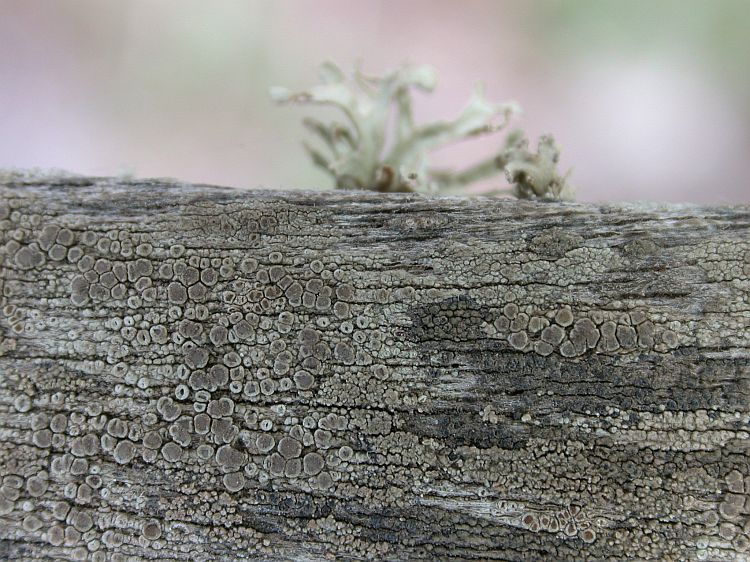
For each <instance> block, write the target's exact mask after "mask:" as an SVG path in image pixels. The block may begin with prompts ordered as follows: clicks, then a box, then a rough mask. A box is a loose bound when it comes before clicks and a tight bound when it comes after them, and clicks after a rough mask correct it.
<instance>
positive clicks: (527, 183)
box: [271, 62, 573, 199]
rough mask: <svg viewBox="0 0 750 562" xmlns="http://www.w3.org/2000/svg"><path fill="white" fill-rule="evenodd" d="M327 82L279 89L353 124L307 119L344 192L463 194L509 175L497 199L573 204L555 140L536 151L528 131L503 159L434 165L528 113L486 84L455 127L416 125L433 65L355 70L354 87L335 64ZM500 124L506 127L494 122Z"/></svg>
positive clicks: (517, 135) (321, 159)
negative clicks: (416, 109)
mask: <svg viewBox="0 0 750 562" xmlns="http://www.w3.org/2000/svg"><path fill="white" fill-rule="evenodd" d="M320 78H321V82H322V83H321V84H319V85H317V86H313V87H312V88H309V89H307V90H304V91H300V92H291V91H289V90H287V89H286V88H279V87H277V88H272V89H271V96H272V98H273V99H274V100H275V101H277V102H278V103H309V104H323V105H332V106H335V107H338V108H339V109H341V110H342V111H343V113H344V115H345V116H346V119H347V122H346V123H337V122H332V123H323V122H322V121H319V120H317V119H313V118H310V117H307V118H305V119H304V121H303V122H304V124H305V126H306V127H307V128H309V129H310V130H311V131H312V132H313V133H315V134H316V135H318V136H319V137H320V138H321V139H322V140H323V142H324V143H325V145H326V147H327V149H328V152H329V153H328V154H324V153H323V152H321V151H320V150H318V149H317V148H315V147H313V146H311V145H310V144H308V143H306V142H305V143H304V146H305V148H306V150H307V151H308V152H309V153H310V155H311V157H312V159H313V162H314V163H315V164H317V165H318V166H320V167H322V168H323V169H325V170H326V171H327V172H328V173H329V174H331V176H333V178H334V180H335V182H336V187H338V188H342V189H370V190H375V191H381V192H423V193H461V192H463V191H464V190H465V188H466V186H467V185H468V184H470V183H472V182H475V181H478V180H481V179H485V178H489V177H492V176H493V175H495V174H498V173H500V172H505V176H506V178H507V179H508V182H510V183H511V185H512V186H511V187H510V188H504V189H497V190H493V191H492V193H493V194H494V193H498V194H503V193H505V194H512V195H515V196H516V197H518V198H521V199H564V198H571V197H572V194H573V189H572V188H571V187H570V186H569V185H568V184H567V181H566V180H567V175H566V176H561V175H559V174H558V172H557V162H558V158H559V150H558V148H557V146H556V145H555V142H554V140H553V139H552V137H550V136H544V137H542V138H541V139H540V141H539V145H538V148H537V151H536V153H534V152H531V151H530V150H529V148H528V140H526V138H525V137H524V134H523V132H522V131H520V130H515V131H512V132H511V133H509V134H508V136H507V138H506V140H505V144H504V146H503V148H502V150H501V151H500V153H499V154H497V155H496V156H493V157H491V158H489V159H487V160H485V161H482V162H479V163H477V164H475V165H474V166H471V167H470V168H468V169H466V170H462V171H454V170H440V169H435V168H432V167H430V166H429V163H428V153H429V152H430V151H432V150H434V149H436V148H438V147H440V146H442V145H445V144H448V143H451V142H455V141H460V140H463V139H467V138H472V137H476V136H479V135H483V134H489V133H494V132H497V131H500V130H502V129H504V128H505V127H506V126H507V125H508V122H509V121H510V118H511V117H512V116H513V115H514V114H516V113H518V112H519V111H520V109H519V107H518V105H517V104H516V103H514V102H508V103H500V104H496V103H491V102H489V101H487V99H486V98H485V97H484V94H483V91H482V87H481V85H478V86H477V87H476V88H475V90H474V93H473V95H472V97H471V99H470V100H469V103H468V104H467V105H466V107H465V108H464V109H463V111H462V112H461V114H460V115H459V116H458V117H457V118H456V119H454V120H452V121H439V122H435V123H429V124H426V125H416V124H415V123H414V119H413V117H412V101H411V89H412V88H415V89H418V90H422V91H427V92H430V91H432V90H433V89H434V88H435V84H436V82H437V79H436V74H435V71H434V70H433V69H432V68H431V67H429V66H413V65H404V66H402V67H401V68H399V69H397V70H395V71H392V72H389V73H388V74H386V75H385V76H382V77H376V76H368V75H365V74H363V73H362V72H361V71H360V70H359V69H357V70H355V72H354V73H353V77H352V84H350V83H347V79H346V76H345V75H344V73H343V72H342V71H341V70H340V69H339V68H338V67H337V66H336V65H335V64H333V63H331V62H326V63H324V64H322V65H321V67H320ZM392 111H394V112H395V118H396V119H395V131H394V132H393V133H392V134H393V142H392V144H391V147H390V149H389V150H387V151H386V150H385V147H386V141H387V140H388V135H387V126H388V121H389V117H390V115H391V112H392ZM498 117H499V118H500V122H499V123H494V122H493V121H494V120H495V119H497V118H498Z"/></svg>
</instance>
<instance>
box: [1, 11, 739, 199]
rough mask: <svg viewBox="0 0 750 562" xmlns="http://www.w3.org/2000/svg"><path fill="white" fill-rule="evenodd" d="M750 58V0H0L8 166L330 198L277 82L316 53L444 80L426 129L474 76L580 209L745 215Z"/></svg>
mask: <svg viewBox="0 0 750 562" xmlns="http://www.w3.org/2000/svg"><path fill="white" fill-rule="evenodd" d="M749 53H750V0H711V1H708V0H681V1H676V0H675V1H667V0H661V1H660V0H653V1H641V0H635V1H633V0H630V1H623V0H618V1H614V0H566V1H562V0H557V1H553V0H536V1H531V0H512V1H511V0H507V1H506V0H495V1H493V0H487V1H483V0H462V1H460V2H459V1H450V2H449V1H444V0H419V1H417V0H413V1H409V0H401V1H385V0H384V1H364V0H356V1H353V0H349V1H345V0H294V1H293V0H275V1H271V0H246V1H230V0H213V1H211V2H206V1H199V0H128V1H123V0H56V1H54V2H52V1H41V0H37V1H30V0H0V166H3V167H32V166H33V167H60V168H64V169H67V170H70V171H74V172H80V173H87V174H102V175H103V174H123V173H124V174H133V175H135V176H139V177H146V176H149V177H150V176H169V177H176V178H179V179H183V180H188V181H195V182H205V183H212V184H226V185H232V186H237V187H244V188H255V187H269V188H282V187H283V188H330V187H331V180H330V179H329V178H328V177H327V176H326V175H325V174H324V173H323V172H321V171H319V170H316V169H315V168H313V167H312V165H311V164H310V162H309V161H308V159H307V156H306V154H305V153H304V151H303V149H302V147H301V145H300V141H301V140H302V139H303V138H307V136H306V132H305V131H304V130H303V128H302V126H301V124H300V119H301V117H302V116H303V115H306V114H308V113H309V108H303V107H277V106H274V105H273V104H272V103H271V102H270V100H269V98H268V88H269V87H270V86H273V85H283V86H288V87H291V88H293V89H297V88H303V87H306V86H309V85H312V84H313V83H315V82H316V80H317V77H316V76H317V75H316V66H317V64H318V63H320V62H321V61H322V60H325V59H331V60H334V61H336V62H337V63H339V64H340V65H341V66H342V67H343V68H344V69H345V70H349V69H351V68H352V67H353V65H354V63H355V62H356V61H357V60H361V61H362V65H363V68H364V70H366V71H368V72H370V73H374V74H379V73H382V72H384V71H386V70H388V69H391V68H394V67H396V66H397V65H399V64H401V63H403V62H412V63H429V64H431V65H433V66H434V67H436V69H437V70H438V73H439V84H438V88H437V90H436V91H435V93H433V94H432V95H429V96H427V95H422V94H419V95H416V100H415V105H416V107H415V113H416V117H417V119H418V120H419V121H426V120H435V119H443V118H452V117H454V116H455V115H456V114H457V113H458V112H459V111H460V109H461V108H462V107H463V105H464V104H465V103H466V101H467V100H468V97H469V95H470V93H471V90H472V88H473V85H474V83H475V82H477V81H482V82H484V83H485V85H486V93H487V96H488V97H489V98H491V99H494V100H497V101H503V100H507V99H515V100H517V101H518V102H519V103H520V104H521V105H522V107H523V108H524V114H523V115H522V116H521V117H520V118H518V119H517V120H516V124H517V125H518V126H521V127H523V128H524V129H525V130H526V131H527V132H528V133H529V134H530V135H531V136H532V139H535V138H536V137H537V136H538V135H540V134H543V133H547V132H550V133H552V134H554V136H555V138H556V139H557V141H558V144H559V145H560V146H561V148H562V167H563V168H564V169H567V168H571V167H572V168H573V175H572V183H573V184H574V185H575V186H576V187H577V189H578V198H579V199H580V200H584V201H620V200H651V201H685V202H696V203H735V202H750V181H749V180H748V178H750V63H749V62H748V59H749V57H748V54H749ZM324 115H326V116H328V115H330V116H333V115H335V114H334V113H325V114H324ZM500 143H501V138H500V137H488V138H484V139H480V140H475V141H471V142H466V143H461V144H458V145H455V146H451V147H447V148H444V149H441V150H440V151H437V152H435V153H434V158H433V164H435V165H443V166H465V165H469V164H470V163H472V162H473V161H475V160H478V159H480V158H482V157H485V156H487V155H489V154H491V153H493V152H494V151H495V150H497V148H498V147H499V145H500ZM502 183H503V178H502V177H498V178H497V180H493V181H490V182H485V183H484V184H483V185H481V186H480V188H483V187H495V186H499V185H502Z"/></svg>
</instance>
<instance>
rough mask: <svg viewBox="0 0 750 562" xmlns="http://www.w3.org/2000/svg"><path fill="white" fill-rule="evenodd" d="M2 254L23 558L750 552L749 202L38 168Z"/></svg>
mask: <svg viewBox="0 0 750 562" xmlns="http://www.w3.org/2000/svg"><path fill="white" fill-rule="evenodd" d="M0 260H1V261H0V289H1V291H0V294H1V295H2V302H1V303H0V559H4V560H52V559H56V560H57V559H64V560H92V561H104V560H112V561H123V560H141V559H150V560H157V559H158V560H198V561H200V560H232V561H233V560H324V559H334V558H335V559H338V560H364V559H374V560H448V559H450V560H533V561H536V560H639V559H643V560H746V559H748V558H747V557H748V556H749V555H748V554H747V553H748V543H749V535H750V522H749V521H750V519H749V515H748V514H749V512H750V500H748V496H749V495H750V459H749V457H748V450H749V449H748V432H749V431H750V407H749V402H748V396H749V394H748V393H749V392H750V388H749V384H748V382H749V380H750V379H749V377H750V330H749V325H750V209H749V208H747V207H734V208H699V207H689V206H644V205H604V206H596V205H580V204H532V203H524V202H517V201H490V200H481V199H474V200H462V199H457V198H451V199H426V198H422V197H418V196H413V195H392V196H384V195H376V194H370V193H349V192H328V193H310V192H269V191H258V192H241V191H235V190H231V189H225V188H216V187H208V186H194V185H182V184H177V183H170V182H168V181H125V180H112V179H88V178H75V177H73V178H54V177H50V178H34V177H26V178H24V177H23V176H20V175H18V176H13V175H6V176H5V177H4V179H3V180H2V183H0Z"/></svg>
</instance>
